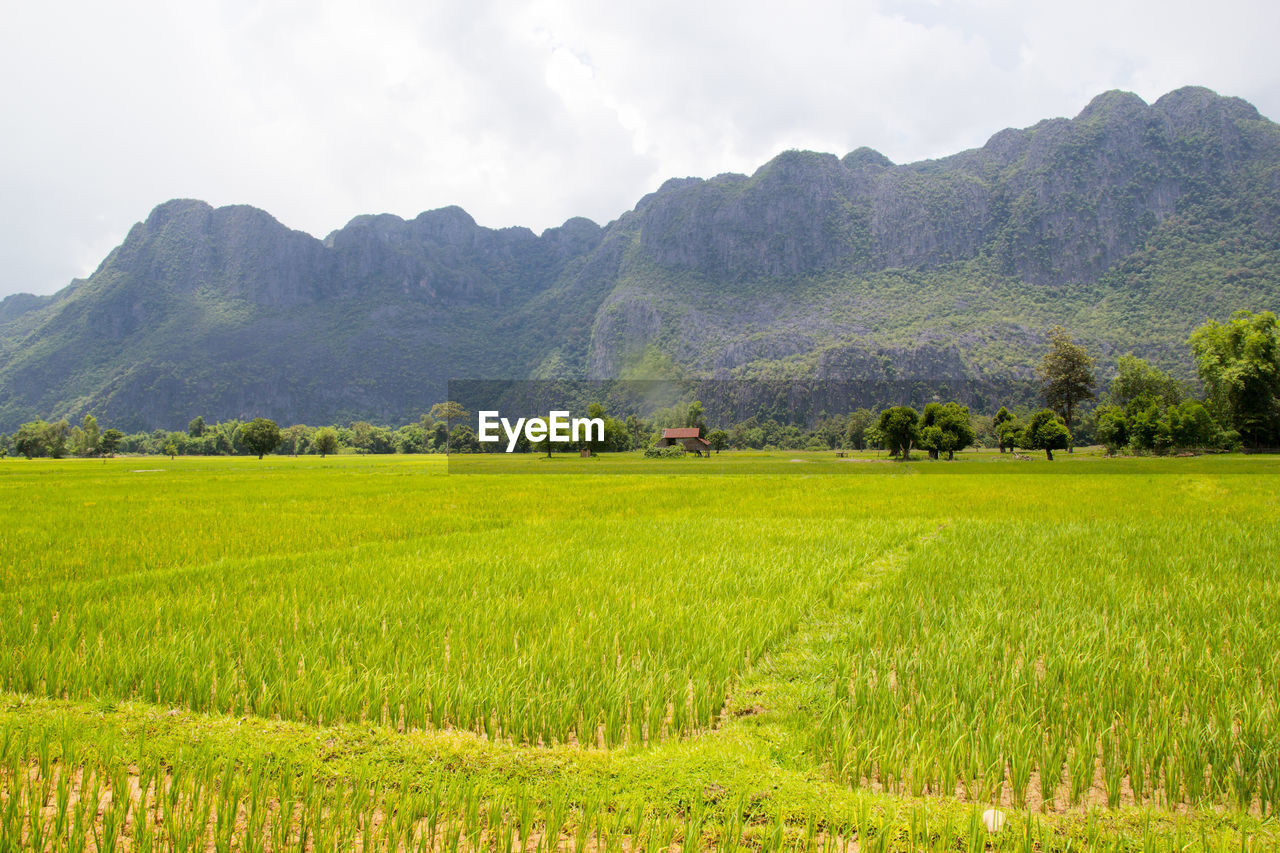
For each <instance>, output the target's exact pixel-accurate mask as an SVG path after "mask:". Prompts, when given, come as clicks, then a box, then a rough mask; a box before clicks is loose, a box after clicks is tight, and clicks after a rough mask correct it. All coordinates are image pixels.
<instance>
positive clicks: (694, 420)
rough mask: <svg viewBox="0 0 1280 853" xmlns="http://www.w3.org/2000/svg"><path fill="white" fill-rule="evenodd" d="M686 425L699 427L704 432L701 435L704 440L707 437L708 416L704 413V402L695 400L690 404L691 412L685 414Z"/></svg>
mask: <svg viewBox="0 0 1280 853" xmlns="http://www.w3.org/2000/svg"><path fill="white" fill-rule="evenodd" d="M684 425H685V426H686V427H697V428H698V429H700V430H702V432H701V433H699V434H700V435H702V436H703V437H704V438H705V437H706V435H707V416H706V415H705V414H703V412H702V401H701V400H694V401H693V402H692V403H690V404H689V410H688V411H687V412H685V416H684Z"/></svg>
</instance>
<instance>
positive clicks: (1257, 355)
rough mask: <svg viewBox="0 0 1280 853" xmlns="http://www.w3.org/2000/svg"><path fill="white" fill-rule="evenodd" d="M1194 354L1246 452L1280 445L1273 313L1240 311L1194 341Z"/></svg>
mask: <svg viewBox="0 0 1280 853" xmlns="http://www.w3.org/2000/svg"><path fill="white" fill-rule="evenodd" d="M1190 343H1191V351H1192V352H1193V353H1195V357H1196V368H1197V369H1198V370H1199V372H1200V379H1201V380H1202V381H1203V382H1204V387H1205V391H1206V392H1208V395H1209V401H1210V404H1211V405H1212V407H1213V408H1214V410H1215V414H1217V416H1218V420H1219V422H1220V423H1223V424H1227V425H1230V427H1231V428H1232V429H1234V430H1235V431H1236V432H1237V433H1239V435H1240V441H1241V442H1242V443H1243V444H1244V445H1245V446H1246V447H1274V446H1277V445H1280V328H1278V327H1277V322H1276V315H1275V314H1272V313H1271V312H1270V311H1263V312H1261V313H1259V314H1254V313H1253V312H1251V311H1237V312H1236V313H1235V314H1232V315H1231V319H1230V320H1229V321H1228V322H1227V323H1219V322H1217V321H1216V320H1210V321H1209V322H1207V323H1205V324H1204V325H1203V326H1201V327H1200V328H1198V329H1196V330H1195V332H1193V333H1192V335H1191V341H1190Z"/></svg>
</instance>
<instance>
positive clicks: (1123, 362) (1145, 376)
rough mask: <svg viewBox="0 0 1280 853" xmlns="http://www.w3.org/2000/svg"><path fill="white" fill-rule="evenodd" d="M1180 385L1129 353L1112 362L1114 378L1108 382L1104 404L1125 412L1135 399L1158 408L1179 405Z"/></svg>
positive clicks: (1161, 371)
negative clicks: (1114, 367) (1114, 372)
mask: <svg viewBox="0 0 1280 853" xmlns="http://www.w3.org/2000/svg"><path fill="white" fill-rule="evenodd" d="M1182 396H1183V394H1182V385H1181V384H1180V383H1179V382H1178V380H1176V379H1174V378H1173V377H1171V376H1169V374H1167V373H1165V372H1164V371H1163V370H1161V369H1160V368H1158V367H1152V366H1151V365H1149V364H1147V362H1146V361H1144V360H1143V359H1141V358H1138V357H1137V356H1136V355H1134V354H1133V353H1125V354H1124V355H1122V356H1120V357H1119V358H1117V359H1116V378H1115V379H1112V380H1111V387H1110V389H1108V391H1107V402H1109V403H1110V404H1111V405H1113V406H1119V407H1120V408H1122V409H1123V408H1126V407H1127V406H1128V405H1129V404H1130V403H1132V402H1133V401H1135V400H1139V399H1144V398H1145V399H1146V400H1147V401H1148V402H1156V403H1160V404H1162V405H1169V406H1172V405H1176V404H1177V403H1180V402H1182Z"/></svg>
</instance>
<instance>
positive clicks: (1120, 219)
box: [0, 87, 1280, 429]
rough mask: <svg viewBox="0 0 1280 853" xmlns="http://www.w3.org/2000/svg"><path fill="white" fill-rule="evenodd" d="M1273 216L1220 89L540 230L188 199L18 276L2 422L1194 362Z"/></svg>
mask: <svg viewBox="0 0 1280 853" xmlns="http://www.w3.org/2000/svg"><path fill="white" fill-rule="evenodd" d="M1278 223H1280V126H1277V125H1276V124H1274V123H1272V122H1270V121H1269V120H1267V119H1265V118H1263V117H1262V116H1261V115H1259V114H1258V112H1257V110H1256V109H1254V108H1253V106H1252V105H1250V104H1248V103H1247V102H1245V101H1243V100H1240V99H1238V98H1230V97H1222V96H1219V95H1217V94H1215V93H1213V92H1212V91H1210V90H1207V89H1203V88H1200V87H1186V88H1183V89H1179V90H1176V91H1174V92H1170V93H1168V94H1166V95H1164V96H1162V97H1161V98H1159V99H1158V100H1157V101H1155V102H1154V103H1153V104H1147V103H1146V102H1144V101H1143V100H1142V99H1141V98H1139V97H1138V96H1137V95H1134V94H1132V93H1125V92H1119V91H1112V92H1105V93H1102V94H1100V95H1098V96H1096V97H1095V98H1093V99H1092V100H1091V101H1090V103H1089V104H1088V105H1087V106H1086V107H1085V108H1084V109H1083V110H1082V111H1081V112H1080V113H1079V114H1078V115H1077V116H1076V117H1074V118H1071V119H1065V118H1058V119H1046V120H1043V121H1041V122H1038V123H1037V124H1035V125H1033V126H1031V127H1029V128H1023V129H1011V128H1006V129H1004V130H1001V131H999V132H997V133H995V134H993V135H992V136H991V137H990V138H989V139H988V140H987V142H986V143H985V144H984V145H983V146H982V147H980V148H975V149H970V150H968V151H963V152H959V153H957V154H953V155H950V156H948V157H942V158H938V159H934V160H924V161H919V162H916V163H908V164H902V165H897V164H894V163H892V162H891V161H890V160H889V159H888V158H887V157H885V156H884V155H883V154H880V153H879V152H876V151H873V150H872V149H868V148H858V149H855V150H854V151H851V152H849V153H848V154H845V155H844V156H843V157H837V156H836V155H834V154H822V153H817V152H803V151H787V152H782V153H780V154H779V155H777V156H775V157H774V158H772V159H771V160H770V161H768V162H767V163H765V164H762V165H761V166H760V167H759V168H758V169H757V170H756V171H755V172H754V173H753V174H751V175H742V174H735V173H725V174H721V175H717V176H715V177H713V178H709V179H702V178H673V179H670V180H668V181H666V182H664V183H663V184H662V185H661V186H660V187H659V188H658V189H657V190H655V191H654V192H652V193H649V194H647V195H646V196H644V197H642V198H641V199H640V200H639V201H638V202H637V204H636V205H635V207H634V208H633V209H632V210H630V211H627V212H626V213H624V214H622V215H621V216H620V217H618V218H617V219H615V220H613V221H612V222H609V223H607V224H606V225H604V226H601V225H598V224H596V223H594V222H591V221H590V220H587V219H583V218H579V217H575V218H571V219H569V220H567V221H566V222H565V223H564V224H563V225H561V226H557V227H554V228H548V229H545V230H544V231H543V232H542V233H541V234H535V233H534V232H533V231H531V230H530V229H528V228H523V227H512V228H500V229H493V228H485V227H483V226H480V225H478V224H477V223H476V222H475V220H474V219H473V218H472V217H471V216H470V215H469V214H468V213H467V212H466V211H464V210H462V209H461V208H458V207H445V208H439V209H436V210H432V211H425V212H423V213H422V214H420V215H418V216H417V217H415V218H413V219H408V220H406V219H402V218H400V217H398V216H394V215H391V214H374V215H360V216H356V217H354V218H352V219H351V220H350V221H349V222H348V223H347V224H346V225H344V226H343V227H342V228H340V229H336V230H334V231H332V232H330V233H329V234H328V235H326V236H325V237H324V238H323V239H318V238H316V237H313V236H311V235H309V234H305V233H304V232H300V231H293V230H291V229H288V228H287V227H286V226H284V225H283V224H281V223H279V222H278V221H277V220H275V219H274V218H273V217H271V216H270V214H268V213H266V212H265V211H261V210H258V209H256V208H252V207H249V206H246V205H231V206H227V207H220V208H213V207H211V206H210V205H208V204H206V203H204V202H200V201H196V200H172V201H169V202H165V203H163V204H161V205H158V206H157V207H156V208H155V209H154V210H153V211H152V212H151V214H150V215H149V216H148V217H147V219H145V220H144V221H143V222H140V223H138V224H137V225H135V226H134V227H133V229H131V230H130V232H129V235H128V236H127V237H126V238H125V240H124V242H123V243H122V244H121V245H120V246H119V247H117V248H116V249H114V250H112V252H111V253H109V254H108V256H107V257H106V258H105V259H104V260H103V262H102V264H101V265H100V266H99V267H98V269H97V270H96V271H95V272H94V273H93V274H92V275H91V276H89V277H88V278H87V279H83V280H77V281H75V282H73V283H72V284H70V285H68V287H67V288H64V289H63V290H62V291H60V292H59V293H57V294H54V295H53V296H50V297H33V296H30V295H26V294H19V295H14V296H10V297H8V298H6V299H5V300H3V301H0V429H13V428H14V427H15V426H16V424H17V423H19V422H21V421H23V420H28V419H31V418H33V417H61V416H66V417H71V418H76V417H79V416H81V415H82V414H85V413H92V414H95V415H97V416H99V418H100V419H105V420H106V421H110V422H112V423H119V424H121V425H122V426H124V427H127V428H130V429H134V428H152V427H174V426H180V425H181V424H185V422H186V420H188V419H189V418H190V417H193V416H195V415H196V414H203V415H205V416H206V417H214V418H222V417H248V416H254V415H259V414H262V415H267V416H271V417H274V418H275V419H276V420H280V421H288V422H293V421H303V422H313V423H314V422H329V421H335V420H343V419H347V418H364V419H375V420H383V421H393V420H395V421H407V420H412V419H414V418H415V417H416V412H419V411H422V410H425V408H427V407H429V406H430V404H431V403H432V402H436V401H438V400H439V399H442V398H443V396H444V381H445V380H446V379H448V378H451V377H452V378H461V377H464V376H470V377H485V376H492V377H502V378H519V377H526V376H527V377H538V376H561V377H565V378H574V377H581V378H605V377H611V376H628V375H642V374H644V373H645V372H646V371H648V372H650V373H652V372H653V371H655V370H660V371H666V372H671V371H677V372H681V373H684V374H687V375H691V376H705V377H718V378H752V377H776V376H779V375H794V376H804V377H814V378H823V377H824V376H825V377H836V376H839V377H842V378H853V379H859V378H866V379H867V380H869V381H870V380H874V379H876V378H877V375H876V371H877V370H880V372H881V373H883V365H884V364H885V363H886V362H887V363H889V364H890V365H892V364H893V363H901V364H906V365H911V368H912V370H914V371H915V372H924V373H928V372H930V371H944V372H947V373H957V372H958V373H960V374H961V378H964V377H968V378H970V379H976V378H978V377H980V376H981V377H1003V378H1009V379H1019V378H1026V377H1028V376H1029V375H1030V370H1031V366H1032V364H1033V363H1034V358H1035V353H1033V352H1031V350H1033V349H1034V347H1035V346H1036V343H1035V342H1036V341H1037V340H1038V339H1039V338H1040V337H1041V336H1042V334H1043V330H1044V329H1045V328H1047V326H1048V325H1051V324H1053V323H1058V322H1061V323H1063V324H1064V325H1067V326H1068V328H1070V329H1072V331H1073V332H1075V333H1077V334H1078V335H1079V336H1080V337H1081V338H1082V339H1083V340H1084V341H1085V342H1086V344H1088V345H1090V347H1091V349H1093V351H1094V352H1095V353H1096V354H1097V355H1099V356H1100V357H1102V358H1104V359H1105V358H1110V357H1113V356H1114V355H1116V354H1119V353H1120V352H1124V351H1127V350H1130V349H1132V350H1135V351H1137V352H1139V353H1140V354H1143V355H1146V356H1148V357H1150V358H1152V359H1153V360H1155V361H1156V362H1157V363H1160V364H1162V365H1163V366H1165V367H1166V368H1168V369H1172V370H1174V371H1175V372H1177V373H1182V374H1184V375H1185V374H1186V373H1187V372H1188V370H1189V357H1187V356H1186V354H1185V345H1184V344H1185V338H1186V334H1187V333H1188V332H1189V331H1190V329H1191V328H1193V327H1194V326H1195V325H1198V324H1199V323H1200V322H1203V320H1204V319H1205V318H1206V317H1207V316H1219V317H1221V316H1223V315H1225V314H1227V313H1229V312H1230V311H1231V310H1233V309H1235V308H1254V309H1265V308H1270V309H1273V310H1274V309H1276V308H1278V307H1280V305H1278V304H1277V303H1278V302H1280V298H1278V295H1280V285H1278V284H1277V281H1278V277H1277V273H1278V272H1280V225H1278ZM877 365H880V366H881V367H879V368H878V367H877Z"/></svg>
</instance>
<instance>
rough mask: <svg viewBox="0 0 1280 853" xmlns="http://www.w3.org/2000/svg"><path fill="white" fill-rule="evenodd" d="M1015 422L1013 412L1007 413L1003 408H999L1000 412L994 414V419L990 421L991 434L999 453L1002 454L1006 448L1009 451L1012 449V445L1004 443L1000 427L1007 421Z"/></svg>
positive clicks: (1015, 418)
mask: <svg viewBox="0 0 1280 853" xmlns="http://www.w3.org/2000/svg"><path fill="white" fill-rule="evenodd" d="M1016 420H1017V417H1016V416H1015V415H1014V414H1013V412H1011V411H1009V410H1008V409H1006V408H1005V407H1004V406H1001V407H1000V411H998V412H996V414H995V417H993V418H992V419H991V432H992V434H993V435H994V436H995V437H996V444H997V445H998V446H999V448H1000V452H1001V453H1004V451H1005V448H1008V449H1009V450H1012V449H1013V445H1012V444H1010V443H1008V442H1006V441H1005V436H1004V432H1003V431H1002V430H1001V427H1003V426H1004V425H1005V424H1006V423H1008V422H1009V421H1016Z"/></svg>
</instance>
